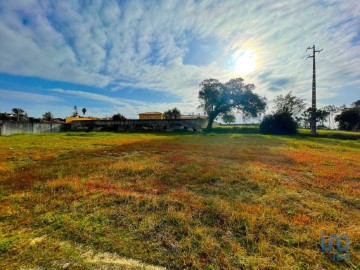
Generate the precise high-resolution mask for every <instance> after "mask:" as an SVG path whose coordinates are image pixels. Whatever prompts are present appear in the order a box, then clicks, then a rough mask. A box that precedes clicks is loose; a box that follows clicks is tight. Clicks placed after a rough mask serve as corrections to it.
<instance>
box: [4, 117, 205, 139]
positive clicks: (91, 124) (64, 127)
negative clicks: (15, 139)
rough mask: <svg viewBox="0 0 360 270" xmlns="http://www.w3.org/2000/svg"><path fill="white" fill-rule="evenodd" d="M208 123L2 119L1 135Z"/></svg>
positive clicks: (193, 127)
mask: <svg viewBox="0 0 360 270" xmlns="http://www.w3.org/2000/svg"><path fill="white" fill-rule="evenodd" d="M206 125H207V120H206V121H205V120H203V119H173V120H168V119H161V120H160V119H159V120H157V119H151V120H150V119H147V120H123V121H111V120H89V121H73V122H72V123H71V124H55V123H53V124H51V123H27V122H11V121H4V122H1V121H0V135H3V136H7V135H12V134H19V133H23V134H33V133H34V134H36V133H50V132H61V131H145V130H154V131H171V130H189V131H200V130H201V129H202V128H205V127H206Z"/></svg>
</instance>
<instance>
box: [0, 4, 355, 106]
mask: <svg viewBox="0 0 360 270" xmlns="http://www.w3.org/2000/svg"><path fill="white" fill-rule="evenodd" d="M358 14H360V5H359V4H358V1H355V0H352V1H342V2H340V1H330V0H329V1H302V0H296V1H289V2H284V1H238V0H233V1H223V2H221V3H220V2H218V1H215V0H214V1H192V0H181V1H152V2H143V1H123V2H120V3H119V2H118V1H103V2H101V1H91V2H90V4H88V5H87V6H83V5H82V4H81V3H80V2H78V1H69V2H68V1H45V0H39V1H19V0H16V1H3V2H1V3H0V18H1V19H0V40H1V43H0V72H4V73H10V74H18V75H26V76H35V77H42V78H47V79H51V80H61V81H69V82H75V83H81V84H86V85H93V86H101V87H105V86H107V85H111V87H112V89H114V90H120V91H121V89H123V88H145V89H152V90H156V91H163V92H167V93H171V94H174V95H177V96H178V97H180V98H181V99H182V101H181V102H182V103H191V104H194V106H196V104H197V92H198V90H199V89H198V84H199V82H200V81H201V80H203V79H205V78H209V77H215V78H218V79H220V80H222V81H226V80H228V79H230V78H232V77H236V76H238V74H235V73H234V71H233V70H232V68H231V67H229V66H224V64H223V63H224V61H223V60H224V59H227V58H231V56H232V55H236V54H237V53H238V51H240V50H243V49H253V50H255V51H256V53H257V59H258V65H259V68H258V70H257V72H255V73H253V74H250V75H248V76H244V77H245V79H246V81H247V82H253V83H255V85H256V86H257V91H259V93H261V94H262V95H266V96H267V97H268V98H269V99H272V98H273V97H274V96H275V95H277V94H279V93H281V92H284V91H289V90H293V92H294V93H296V94H299V95H302V96H306V97H308V99H309V97H310V89H311V74H312V71H311V67H312V64H311V61H309V60H308V61H305V60H304V57H305V56H306V53H305V48H306V47H307V46H309V45H312V44H314V43H315V44H316V45H317V46H319V48H324V51H323V52H322V53H321V54H320V55H319V56H318V63H317V68H318V77H317V78H318V86H319V94H321V95H319V99H321V98H329V97H336V95H337V94H339V93H340V90H339V89H343V88H344V87H357V88H359V87H360V82H359V78H360V70H359V69H358V68H357V66H358V63H359V60H360V48H359V46H360V45H359V43H357V44H354V43H353V42H352V40H353V39H354V38H355V37H356V36H357V35H359V29H360V19H359V16H358ZM23 18H26V20H27V21H26V23H24V22H23V21H22V19H23ZM207 37H211V38H215V39H221V41H222V42H221V43H222V44H225V45H224V50H223V55H222V56H221V57H222V59H218V60H217V61H215V62H212V63H210V64H209V65H205V66H201V67H200V66H193V65H185V64H184V63H183V58H184V57H185V55H186V53H187V52H188V50H189V47H188V45H189V43H190V42H191V41H192V40H194V39H201V38H207ZM225 62H226V61H225ZM268 71H271V74H270V75H269V76H268V77H267V78H266V79H261V78H260V75H261V74H262V73H264V72H268ZM288 78H291V79H292V80H289V83H288V84H285V85H283V86H282V87H280V88H279V91H280V92H273V91H269V90H268V89H270V88H271V87H273V86H274V85H273V82H274V80H277V79H288ZM67 93H69V92H67ZM72 94H74V95H85V94H81V93H72ZM86 95H87V97H88V98H89V97H90V94H89V93H87V94H86ZM92 95H93V96H92V97H93V98H100V99H101V100H103V101H104V102H109V103H110V104H112V105H114V106H126V105H125V104H123V103H122V102H123V101H121V100H119V99H113V98H110V99H108V98H107V97H99V96H94V95H96V94H92ZM144 100H146V98H144ZM334 101H336V99H334ZM129 104H130V103H129ZM131 105H132V106H133V105H134V106H145V107H146V106H147V105H146V104H131ZM128 110H129V111H130V110H131V109H130V108H129V109H128ZM131 113H134V112H131Z"/></svg>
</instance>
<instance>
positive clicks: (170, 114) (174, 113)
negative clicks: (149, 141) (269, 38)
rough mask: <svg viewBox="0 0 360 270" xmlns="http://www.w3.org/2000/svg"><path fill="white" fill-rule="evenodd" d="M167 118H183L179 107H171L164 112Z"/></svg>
mask: <svg viewBox="0 0 360 270" xmlns="http://www.w3.org/2000/svg"><path fill="white" fill-rule="evenodd" d="M164 118H165V119H179V118H181V112H180V110H179V109H178V108H173V109H169V110H167V111H165V112H164Z"/></svg>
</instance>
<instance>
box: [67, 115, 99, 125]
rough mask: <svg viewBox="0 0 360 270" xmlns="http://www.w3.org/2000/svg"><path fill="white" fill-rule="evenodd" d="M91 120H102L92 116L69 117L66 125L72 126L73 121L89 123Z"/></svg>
mask: <svg viewBox="0 0 360 270" xmlns="http://www.w3.org/2000/svg"><path fill="white" fill-rule="evenodd" d="M89 120H100V118H97V117H92V116H86V117H85V116H84V117H82V116H68V117H66V124H71V122H72V121H89Z"/></svg>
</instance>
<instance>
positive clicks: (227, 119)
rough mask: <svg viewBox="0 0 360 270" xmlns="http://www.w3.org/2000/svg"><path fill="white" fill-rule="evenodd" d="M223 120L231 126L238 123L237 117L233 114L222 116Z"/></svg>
mask: <svg viewBox="0 0 360 270" xmlns="http://www.w3.org/2000/svg"><path fill="white" fill-rule="evenodd" d="M222 120H223V121H224V122H225V123H227V124H231V123H235V122H236V117H235V115H232V114H225V115H223V116H222Z"/></svg>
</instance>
